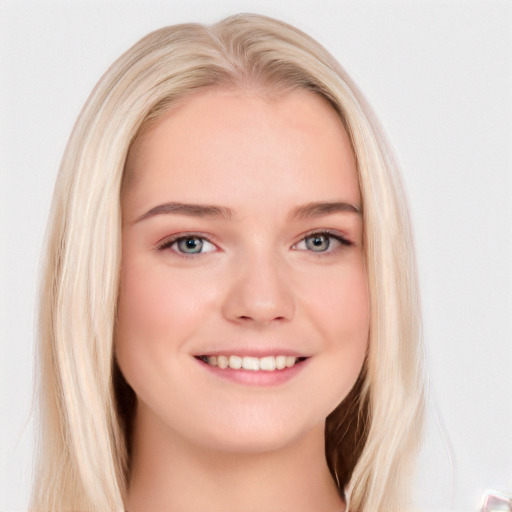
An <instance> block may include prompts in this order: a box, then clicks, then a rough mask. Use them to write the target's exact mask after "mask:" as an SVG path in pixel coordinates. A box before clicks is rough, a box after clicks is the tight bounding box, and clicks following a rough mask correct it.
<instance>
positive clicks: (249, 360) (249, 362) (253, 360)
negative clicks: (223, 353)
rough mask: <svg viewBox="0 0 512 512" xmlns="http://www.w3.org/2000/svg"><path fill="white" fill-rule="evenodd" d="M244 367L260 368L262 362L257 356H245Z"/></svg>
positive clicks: (249, 368)
mask: <svg viewBox="0 0 512 512" xmlns="http://www.w3.org/2000/svg"><path fill="white" fill-rule="evenodd" d="M230 366H231V365H230ZM242 368H243V369H244V370H259V369H260V362H259V360H258V358H257V357H244V358H243V359H242Z"/></svg>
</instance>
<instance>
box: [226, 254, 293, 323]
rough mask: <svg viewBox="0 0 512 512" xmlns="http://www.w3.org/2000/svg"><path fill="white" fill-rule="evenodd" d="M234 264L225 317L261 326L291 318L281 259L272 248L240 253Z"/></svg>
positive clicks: (284, 265)
mask: <svg viewBox="0 0 512 512" xmlns="http://www.w3.org/2000/svg"><path fill="white" fill-rule="evenodd" d="M234 267H235V269H234V277H233V280H232V281H231V285H230V287H229V290H228V293H227V297H226V301H225V304H224V312H225V315H226V317H228V318H229V319H230V320H234V321H238V322H246V323H249V322H251V323H254V324H261V325H264V324H268V323H270V322H273V321H278V320H279V321H284V320H291V319H292V318H293V315H294V312H295V298H294V295H293V290H292V286H291V281H290V279H289V277H290V276H289V275H288V272H287V263H286V261H284V258H282V257H281V256H280V255H279V254H278V253H277V252H275V251H270V250H262V249H260V250H257V251H256V250H253V251H250V253H249V254H244V255H243V256H242V255H241V256H240V258H239V260H238V261H236V262H234Z"/></svg>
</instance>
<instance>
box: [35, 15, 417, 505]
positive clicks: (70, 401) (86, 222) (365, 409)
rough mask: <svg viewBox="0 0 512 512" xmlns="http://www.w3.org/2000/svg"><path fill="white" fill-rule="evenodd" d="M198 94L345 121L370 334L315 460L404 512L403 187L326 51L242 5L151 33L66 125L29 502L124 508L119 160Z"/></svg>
mask: <svg viewBox="0 0 512 512" xmlns="http://www.w3.org/2000/svg"><path fill="white" fill-rule="evenodd" d="M208 87H234V88H238V89H240V90H246V91H257V92H258V93H261V94H263V95H265V96H266V97H275V95H276V94H280V93H284V92H286V91H289V90H294V89H306V90H310V91H312V92H314V93H316V94H320V95H321V96H322V97H324V98H325V99H326V100H327V101H329V103H330V104H331V105H332V106H333V108H334V109H335V110H336V111H337V112H338V114H339V115H340V119H341V120H342V122H343V123H344V125H345V127H346V129H347V132H348V134H349V137H350V139H351V142H352V146H353V150H354V153H355V157H356V161H357V169H358V174H359V183H360V189H361V196H362V202H363V209H364V212H363V217H364V248H365V264H366V269H367V275H368V283H369V292H370V309H371V319H370V340H369V348H368V354H367V358H366V362H365V366H364V369H363V371H362V372H361V376H360V378H359V380H358V382H357V383H356V385H355V386H354V388H353V390H352V391H351V393H350V394H349V396H348V397H347V398H346V399H345V400H344V401H343V402H342V403H341V404H340V405H339V407H338V408H337V409H336V410H335V411H333V413H332V414H331V415H330V416H329V417H328V418H327V421H326V457H327V461H328V465H329V468H330V470H331V472H332V474H333V478H334V479H335V481H336V482H337V483H338V485H339V487H340V491H341V492H343V490H344V489H345V490H346V494H347V497H348V498H350V510H352V511H359V512H365V511H374V510H386V511H387V512H393V511H400V512H403V511H404V510H405V509H406V508H407V506H408V505H407V500H406V497H407V489H408V486H409V477H410V475H411V467H412V461H413V459H414V454H415V452H416V449H417V446H418V443H419V440H420V434H421V430H422V428H421V425H422V418H423V407H424V405H423V384H424V383H423V379H424V373H423V366H422V349H421V343H420V315H419V302H418V293H417V279H416V268H415V261H414V249H413V244H412V235H411V229H410V222H409V216H408V212H407V206H406V202H405V193H404V190H403V186H402V182H401V179H400V176H399V174H398V171H397V166H396V164H395V162H394V159H393V157H392V153H391V151H390V149H389V147H388V145H387V143H386V141H385V138H384V136H383V132H382V130H381V129H380V128H379V126H378V124H377V122H376V120H375V118H374V116H373V114H372V113H371V110H370V109H369V107H368V105H367V104H366V102H365V101H364V99H363V97H362V96H361V94H360V93H359V91H358V90H357V88H356V87H355V85H354V84H353V83H352V81H351V80H350V78H349V77H348V75H347V74H346V73H345V71H344V70H343V69H342V68H341V67H340V66H339V64H338V63H337V62H336V61H335V60H334V59H333V58H332V57H331V56H330V55H329V53H328V52H327V51H326V50H325V49H324V48H322V47H321V46H320V45H319V44H318V43H317V42H315V41H314V40H313V39H312V38H310V37H309V36H307V35H306V34H304V33H302V32H301V31H299V30H298V29H296V28H294V27H291V26H289V25H287V24H285V23H283V22H280V21H276V20H273V19H270V18H267V17H264V16H259V15H249V14H246V15H237V16H233V17H230V18H227V19H225V20H223V21H221V22H219V23H217V24H215V25H212V26H210V27H205V26H202V25H198V24H184V25H177V26H172V27H166V28H163V29H160V30H157V31H156V32H153V33H151V34H149V35H148V36H146V37H145V38H143V39H142V40H141V41H139V42H138V43H137V44H135V45H134V46H133V47H132V48H130V49H129V50H128V51H127V52H126V53H125V54H123V55H122V56H121V57H120V58H119V59H118V60H117V61H116V62H115V63H114V64H113V65H112V66H111V67H110V69H109V70H108V71H107V73H106V74H105V75H104V76H103V77H102V79H101V80H100V82H99V83H98V85H97V86H96V88H95V89H94V90H93V92H92V94H91V96H90V98H89V100H88V101H87V103H86V105H85V107H84V109H83V111H82V113H81V114H80V116H79V118H78V120H77V123H76V125H75V128H74V130H73V133H72V135H71V137H70V140H69V142H68V145H67V148H66V151H65V154H64V158H63V161H62V164H61V168H60V172H59V176H58V179H57V184H56V187H55V191H54V197H53V203H52V212H51V217H50V221H49V231H48V235H47V243H46V251H45V253H46V260H45V266H44V275H43V280H42V283H41V290H40V311H39V325H40V329H39V339H40V343H39V364H40V375H39V382H40V386H39V396H40V415H41V422H42V437H41V439H40V445H39V448H40V453H39V464H38V466H37V468H36V485H35V490H34V496H33V500H32V506H31V509H32V510H53V511H61V510H62V511H63V510H88V511H98V512H99V511H101V512H103V511H105V510H116V511H121V510H123V497H124V494H125V492H126V486H127V482H128V476H129V454H128V447H129V437H130V428H131V427H130V412H131V411H132V410H133V407H134V401H133V400H134V395H133V391H132V390H131V388H129V386H128V384H126V382H125V381H124V378H123V377H122V375H121V373H120V372H119V369H118V368H117V366H116V362H115V357H114V349H113V339H114V334H115V318H116V304H117V297H118V292H119V271H120V265H121V220H122V219H121V208H120V195H121V191H122V186H123V184H126V182H125V180H126V179H128V180H129V179H130V178H129V173H128V174H127V173H126V171H125V163H126V160H127V155H128V151H129V149H130V147H132V145H133V142H134V141H135V140H136V138H137V137H143V135H144V133H145V132H146V131H147V130H150V129H151V127H152V126H153V125H154V124H155V123H157V122H158V121H159V120H160V119H161V118H162V116H164V115H166V114H168V113H169V111H171V110H172V108H173V106H174V105H177V104H178V102H179V101H180V100H181V99H183V98H185V97H186V96H187V95H190V94H191V93H192V92H193V91H196V90H200V89H204V88H208ZM125 176H127V178H126V177H125ZM130 392H131V393H132V394H130Z"/></svg>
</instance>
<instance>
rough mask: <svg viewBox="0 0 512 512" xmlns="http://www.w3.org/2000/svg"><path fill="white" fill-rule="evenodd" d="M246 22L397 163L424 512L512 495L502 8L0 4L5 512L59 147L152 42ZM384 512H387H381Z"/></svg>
mask: <svg viewBox="0 0 512 512" xmlns="http://www.w3.org/2000/svg"><path fill="white" fill-rule="evenodd" d="M241 11H251V12H258V13H262V14H267V15H270V16H273V17H277V18H280V19H283V20H284V21H287V22H289V23H292V24H294V25H296V26H298V27H299V28H301V29H303V30H305V31H306V32H308V33H309V34H311V35H312V36H313V37H315V38H316V39H318V40H319V41H320V42H321V43H322V44H324V45H325V46H326V47H327V48H328V49H329V50H330V51H331V53H333V54H334V55H335V56H336V57H337V58H338V60H339V61H340V62H341V64H342V65H343V66H344V67H345V68H346V69H347V70H348V71H349V73H350V74H351V75H352V77H353V78H354V79H355V81H356V83H358V84H359V86H360V87H361V88H362V90H363V92H364V93H365V94H366V96H367V98H368V99H369V101H370V103H371V104H372V105H373V106H374V108H375V110H376V112H377V115H378V116H379V118H380V119H381V121H382V123H383V125H384V127H385V129H386V131H387V133H388V135H389V137H390V139H391V141H392V144H393V146H394V148H395V151H396V153H397V155H398V159H399V161H400V162H401V165H402V168H403V171H404V175H405V179H406V183H407V187H408V190H409V195H410V201H411V210H412V215H413V220H414V224H415V232H416V242H417V248H418V255H419V265H420V276H421V287H422V293H423V309H424V338H425V345H426V352H427V359H428V367H429V374H430V381H431V386H430V387H431V397H430V402H429V403H430V405H429V411H430V412H429V430H428V436H427V438H426V441H425V446H424V450H423V453H422V455H421V471H420V474H419V478H418V484H417V490H416V492H417V496H418V504H419V506H420V508H421V509H422V510H425V511H426V510H440V511H444V510H446V511H448V510H453V511H455V510H457V511H459V510H460V511H476V510H477V509H478V507H479V498H480V496H481V494H482V492H483V491H484V490H485V489H486V488H489V487H496V488H501V489H503V490H508V492H509V493H511V494H512V398H511V397H512V379H511V375H512V372H511V368H512V270H511V269H512V170H511V164H512V158H511V156H512V155H511V150H510V148H511V141H512V128H511V114H512V97H511V94H512V93H511V91H512V78H511V74H512V73H511V71H512V69H511V62H512V3H511V2H508V1H492V0H489V1H454V0H445V1H414V0H409V1H405V0H402V1H387V0H384V1H378V0H374V1H356V0H350V1H349V0H347V1H345V0H338V1H334V0H333V1H327V0H324V1H316V2H313V1H306V0H303V1H299V0H295V1H294V2H293V3H292V2H289V3H285V2H284V1H281V2H279V1H276V0H272V1H264V0H260V1H258V0H252V1H251V0H236V1H234V0H233V1H230V0H215V1H208V0H196V1H194V0H188V1H180V2H177V1H173V0H170V1H166V2H157V1H146V2H143V1H138V2H135V1H125V2H113V1H104V2H101V3H100V2H89V1H77V2H73V1H72V0H68V1H62V0H61V1H53V2H51V1H40V2H38V1H36V0H32V1H30V2H24V1H12V2H6V1H0V144H1V146H0V173H1V174H0V179H1V182H0V248H1V259H0V278H1V281H0V301H1V302H0V315H1V316H0V329H1V330H0V336H1V348H0V370H1V374H0V376H1V383H0V386H1V387H0V397H1V402H0V441H1V445H0V455H1V459H0V460H1V474H0V478H1V480H0V482H1V484H0V510H2V511H11V510H24V509H25V507H26V504H27V497H28V493H29V488H30V465H31V457H32V441H31V440H32V435H33V425H32V422H31V420H30V410H31V389H32V360H33V331H34V327H33V324H34V314H33V310H34V302H35V290H36V281H37V271H38V264H39V263H38V262H39V252H40V246H41V241H42V237H43V232H44V229H45V222H46V216H47V212H48V208H49V203H50V197H51V192H52V187H53V182H54V178H55V175H56V171H57V168H58V165H59V160H60V157H61V155H62V152H63V150H64V146H65V142H66V140H67V137H68V135H69V132H70V130H71V128H72V125H73V122H74V120H75V118H76V116H77V115H78V113H79V111H80V108H81V106H82V104H83V103H84V101H85V99H86V97H87V95H88V93H89V91H90V90H91V88H92V87H93V85H94V84H95V82H96V81H97V79H98V78H99V77H100V75H101V74H102V73H103V72H104V71H105V69H106V68H107V66H108V65H109V64H110V63H111V62H112V61H113V60H114V59H115V58H117V57H118V56H119V55H120V54H121V53H122V52H123V51H124V50H126V49H127V48H128V47H129V46H130V45H132V44H133V43H135V42H136V41H137V40H138V39H139V38H140V37H142V36H143V35H145V34H146V33H147V32H149V31H151V30H154V29H156V28H159V27H161V26H163V25H170V24H174V23H178V22H184V21H200V22H205V23H210V22H214V21H217V20H219V19H220V18H222V17H224V16H226V15H229V14H233V13H236V12H241ZM379 512H386V511H379Z"/></svg>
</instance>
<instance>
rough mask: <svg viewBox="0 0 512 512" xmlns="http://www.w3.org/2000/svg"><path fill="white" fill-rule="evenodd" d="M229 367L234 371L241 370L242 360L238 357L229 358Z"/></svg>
mask: <svg viewBox="0 0 512 512" xmlns="http://www.w3.org/2000/svg"><path fill="white" fill-rule="evenodd" d="M229 367H230V368H233V369H234V370H239V369H240V368H242V358H241V357H239V356H229Z"/></svg>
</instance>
